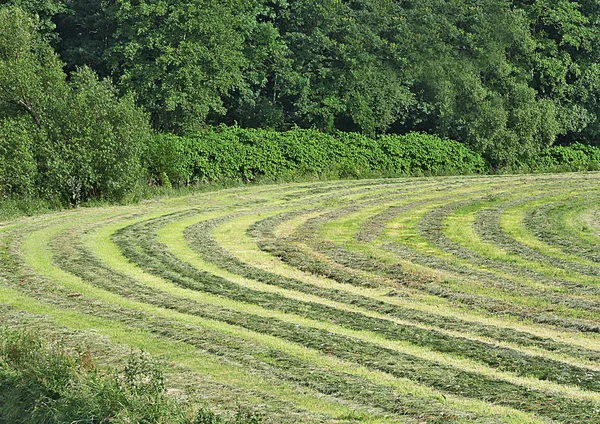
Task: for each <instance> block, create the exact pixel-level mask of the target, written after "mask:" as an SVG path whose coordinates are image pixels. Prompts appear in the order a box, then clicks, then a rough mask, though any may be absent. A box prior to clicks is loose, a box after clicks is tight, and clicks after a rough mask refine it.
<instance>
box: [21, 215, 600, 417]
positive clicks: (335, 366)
mask: <svg viewBox="0 0 600 424" xmlns="http://www.w3.org/2000/svg"><path fill="white" fill-rule="evenodd" d="M69 225H72V224H67V225H62V226H58V227H53V228H50V229H45V230H41V231H37V232H33V233H31V234H29V235H28V236H27V237H26V238H25V241H24V243H23V255H24V258H25V260H26V261H27V262H28V263H29V265H30V266H32V268H34V269H36V270H37V271H38V272H40V273H42V274H43V275H45V276H46V277H48V278H50V279H51V280H53V281H55V282H57V283H58V282H60V284H61V285H62V286H63V287H66V288H68V289H70V290H74V291H77V292H80V293H82V294H85V295H87V296H89V297H92V298H94V299H97V300H101V301H104V302H107V303H110V304H112V305H118V306H121V307H124V308H127V309H132V310H138V311H142V312H147V313H151V314H154V315H156V316H160V317H163V318H168V319H174V320H177V321H179V322H183V323H186V324H191V325H196V326H199V327H201V328H205V329H207V330H211V331H215V332H220V333H223V334H227V335H230V336H233V337H239V338H242V339H245V340H250V341H252V342H255V343H259V344H261V345H263V346H267V347H269V348H272V349H276V350H279V351H282V352H284V353H286V354H289V355H291V356H293V357H296V358H298V359H300V360H302V361H307V362H312V363H315V364H319V365H320V366H326V367H328V368H331V369H332V370H335V371H337V372H345V373H349V374H352V375H354V376H357V377H361V378H364V379H366V380H369V381H371V382H373V383H375V384H382V385H386V386H389V387H390V388H391V389H393V390H395V391H397V392H398V393H405V394H409V395H412V396H416V397H423V398H428V399H433V400H436V401H440V402H443V403H448V404H449V405H450V406H452V407H455V408H458V409H462V410H465V411H471V412H475V413H477V414H480V415H484V416H485V415H488V414H491V415H497V414H501V415H503V416H505V417H506V418H507V420H508V421H509V422H539V420H538V419H537V418H534V417H533V416H532V415H531V414H526V413H523V412H521V411H517V410H514V409H512V408H505V407H499V406H496V405H492V404H489V403H487V402H482V401H477V400H471V399H463V398H460V397H456V396H448V395H447V396H443V395H442V394H441V393H440V392H438V391H436V390H434V389H431V388H429V387H426V386H422V385H419V384H417V383H414V382H413V381H411V380H409V379H405V378H396V377H393V376H391V375H389V374H387V373H383V372H378V371H372V370H369V369H368V368H366V367H363V366H359V365H357V364H354V363H350V362H347V361H344V360H340V359H337V358H334V357H331V356H328V355H323V354H321V353H320V352H318V351H315V350H313V349H309V348H305V347H303V346H300V345H297V344H295V343H290V342H286V341H283V340H281V339H278V338H276V337H273V336H268V335H263V334H260V333H256V332H253V331H250V330H246V329H243V328H240V327H236V326H232V325H229V324H226V323H223V322H219V321H214V320H209V319H204V318H200V317H196V316H190V315H186V314H182V313H178V312H175V311H172V310H166V309H163V308H159V307H155V306H152V305H148V304H144V303H141V302H136V301H132V300H129V299H126V298H124V297H122V296H119V295H116V294H113V293H110V292H108V291H106V290H102V289H98V288H95V287H92V286H89V285H87V284H85V283H83V282H82V281H81V280H80V279H79V278H78V277H76V276H74V275H72V274H70V273H67V272H65V271H63V270H61V269H60V268H58V267H56V266H54V265H52V257H51V256H52V255H51V251H50V249H49V247H48V244H49V242H50V240H52V239H53V238H54V237H55V236H56V235H57V234H58V233H60V231H63V230H64V229H66V228H68V227H69ZM558 389H559V390H561V391H563V390H565V388H564V387H562V386H560V387H559V388H558ZM581 395H582V396H584V397H585V396H586V394H585V393H584V392H582V393H581ZM598 398H599V401H600V394H599V396H598ZM282 399H283V400H286V401H289V400H293V399H287V398H282ZM298 405H299V406H300V407H301V408H303V409H309V410H311V409H310V408H309V407H312V406H313V405H306V404H305V403H301V402H299V403H298ZM318 412H322V411H318ZM346 412H347V411H346ZM513 419H518V420H521V421H511V420H513Z"/></svg>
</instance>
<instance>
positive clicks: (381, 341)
mask: <svg viewBox="0 0 600 424" xmlns="http://www.w3.org/2000/svg"><path fill="white" fill-rule="evenodd" d="M261 216H263V217H264V215H261ZM255 218H256V217H254V219H255ZM199 220H202V217H190V218H188V219H185V220H180V221H178V222H175V223H172V224H169V225H167V226H165V227H163V228H162V229H160V230H159V232H158V234H159V240H160V241H161V242H163V243H165V244H166V245H167V246H169V251H170V252H171V253H172V254H174V255H176V256H177V257H179V258H180V259H182V260H185V261H186V262H188V263H190V264H192V265H194V266H196V267H198V269H203V270H205V271H206V270H207V267H209V268H210V272H211V273H213V274H215V275H219V276H221V277H223V278H226V279H228V280H230V281H235V282H236V283H238V284H242V285H244V286H247V287H248V286H250V287H252V288H255V289H259V290H260V289H261V288H262V289H263V290H265V291H266V289H267V288H268V289H272V286H268V285H266V284H262V283H259V282H256V281H253V280H248V279H245V278H242V277H239V276H235V275H234V274H231V273H229V272H227V271H224V270H221V269H219V268H217V267H216V266H214V265H212V264H208V263H206V262H205V261H203V260H202V259H200V258H199V257H198V255H197V254H196V253H195V252H194V251H193V250H191V248H190V247H189V246H188V245H187V243H186V242H185V239H184V237H183V231H184V229H185V228H186V227H188V226H189V225H193V224H194V223H197V222H198V221H199ZM247 224H248V223H247V222H245V225H247ZM242 234H245V233H244V232H240V231H235V230H233V231H232V236H233V237H234V238H235V240H236V241H235V244H236V245H238V246H240V245H242V246H243V245H245V244H246V243H250V244H251V243H252V242H248V240H247V237H246V236H242ZM243 250H244V251H245V252H248V255H249V256H250V257H252V260H253V261H257V262H259V263H262V262H263V260H261V259H260V258H259V253H260V252H256V251H253V250H252V249H243ZM239 258H240V259H242V260H244V261H245V260H246V259H248V257H246V256H244V257H239ZM292 270H294V271H297V270H295V269H294V268H292ZM311 277H312V276H311ZM265 286H266V287H265ZM269 291H272V290H269ZM277 292H278V293H279V294H281V295H284V296H286V297H288V298H292V299H295V300H299V301H313V302H315V303H319V304H325V305H328V306H333V307H336V308H338V309H340V310H346V311H352V312H358V313H361V314H363V315H365V316H372V317H376V318H381V319H386V320H389V321H392V322H395V323H398V324H405V325H412V326H416V327H419V328H426V329H435V330H436V331H440V330H439V329H436V328H433V327H430V326H425V325H418V324H415V323H412V322H407V321H403V320H400V319H397V318H394V317H389V316H386V315H382V314H379V313H375V312H371V311H367V310H364V309H361V308H356V307H350V306H348V305H346V304H341V303H338V302H334V301H328V300H327V299H323V298H319V297H315V296H311V295H306V294H303V293H299V292H295V291H292V290H283V289H280V290H279V291H277ZM229 307H231V308H239V303H238V302H233V303H231V304H230V306H229ZM244 311H245V312H249V313H253V314H256V315H259V316H266V317H273V318H276V319H280V320H282V321H286V322H291V323H296V324H300V325H305V326H309V327H313V328H320V329H325V330H327V331H331V332H334V333H337V334H342V335H345V336H348V337H353V338H357V339H361V340H364V341H366V342H370V343H374V344H378V345H380V346H382V347H385V348H388V349H392V350H395V351H398V352H402V353H406V354H409V355H414V356H417V357H420V358H423V359H426V360H430V361H434V362H438V363H442V364H446V365H448V366H451V367H455V368H458V369H461V370H464V371H469V372H475V373H479V374H482V375H486V376H488V377H490V378H496V379H500V380H504V381H509V382H511V383H513V384H519V385H522V386H525V387H530V388H532V389H536V390H542V391H550V392H554V393H561V394H563V395H566V396H575V397H580V396H583V397H586V396H588V395H591V396H592V398H593V399H594V400H596V401H600V394H594V393H592V392H588V391H585V390H581V389H579V388H576V387H567V386H565V385H560V384H556V383H549V382H547V381H540V380H537V379H535V378H527V377H520V376H517V375H515V374H513V373H508V372H501V371H497V370H495V369H493V368H490V367H487V366H484V365H481V364H479V363H477V362H475V361H472V360H468V359H462V358H457V357H453V356H451V355H446V354H441V353H439V352H436V351H434V350H432V349H428V348H425V347H419V346H415V345H413V344H411V343H409V342H400V341H392V340H388V339H386V338H385V337H383V336H381V335H379V334H376V333H373V332H370V331H353V330H349V329H346V328H344V327H342V326H338V325H335V324H329V323H324V322H318V321H314V320H311V319H306V318H302V317H300V316H296V315H293V314H283V313H278V312H276V311H267V310H264V309H263V308H258V307H251V306H244ZM441 332H444V333H446V334H449V335H452V336H459V337H468V336H466V335H465V334H463V333H458V332H450V331H443V330H441ZM493 342H494V343H496V344H497V342H496V341H493ZM557 359H558V360H563V358H562V357H558V356H557ZM578 365H580V366H583V365H584V364H582V363H579V364H578Z"/></svg>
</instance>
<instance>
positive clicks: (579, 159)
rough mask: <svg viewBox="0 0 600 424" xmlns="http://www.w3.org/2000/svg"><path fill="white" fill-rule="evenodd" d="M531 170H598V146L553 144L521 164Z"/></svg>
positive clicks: (525, 168)
mask: <svg viewBox="0 0 600 424" xmlns="http://www.w3.org/2000/svg"><path fill="white" fill-rule="evenodd" d="M521 167H522V169H524V170H526V171H532V172H565V171H567V172H568V171H598V170H600V147H597V146H589V145H584V144H581V143H574V144H572V145H570V146H553V147H550V148H548V149H545V150H543V151H542V152H541V153H540V154H539V155H538V156H537V157H535V158H533V159H531V160H529V161H527V162H525V163H522V164H521Z"/></svg>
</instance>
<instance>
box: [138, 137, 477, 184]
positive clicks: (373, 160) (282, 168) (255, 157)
mask: <svg viewBox="0 0 600 424" xmlns="http://www.w3.org/2000/svg"><path fill="white" fill-rule="evenodd" d="M147 160H148V163H147V166H148V170H149V173H150V176H151V178H152V179H153V180H154V181H157V182H159V183H163V184H164V183H166V182H167V181H168V182H169V183H173V184H177V185H183V184H190V183H194V182H196V183H199V182H216V181H223V180H228V179H234V180H242V181H244V182H251V181H257V180H272V181H287V180H291V179H294V178H301V177H315V178H345V177H361V176H375V175H377V176H398V175H415V174H418V175H420V174H426V175H440V174H476V173H484V172H485V171H486V169H487V166H486V164H485V161H484V159H483V158H482V157H481V156H480V155H479V154H477V153H475V152H472V151H471V150H469V149H468V148H466V147H465V146H463V145H462V144H460V143H458V142H455V141H451V140H447V139H441V138H439V137H437V136H433V135H428V134H420V133H409V134H407V135H402V136H398V135H387V136H381V137H379V138H378V139H372V138H369V137H366V136H363V135H360V134H356V133H339V134H337V135H329V134H325V133H322V132H319V131H316V130H306V129H293V130H290V131H285V132H277V131H272V130H262V129H243V128H239V127H224V126H221V127H216V128H211V129H207V130H204V131H202V132H200V133H198V134H196V135H195V136H192V137H178V136H174V135H170V134H159V135H156V136H155V137H154V138H153V140H152V142H151V144H150V148H149V152H148V156H147Z"/></svg>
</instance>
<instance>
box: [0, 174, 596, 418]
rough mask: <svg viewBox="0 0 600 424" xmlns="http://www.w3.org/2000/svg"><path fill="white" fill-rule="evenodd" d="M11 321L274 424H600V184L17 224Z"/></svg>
mask: <svg viewBox="0 0 600 424" xmlns="http://www.w3.org/2000/svg"><path fill="white" fill-rule="evenodd" d="M0 255H1V258H2V260H1V268H0V316H1V317H2V324H4V325H5V326H9V327H32V328H35V329H37V330H38V331H39V332H41V333H42V334H46V335H48V336H49V337H52V338H61V339H63V340H64V341H65V343H67V344H69V343H72V344H81V343H85V344H87V345H89V346H90V348H91V350H92V352H93V353H94V355H95V357H96V358H98V359H99V360H100V361H103V362H105V363H107V364H111V363H117V362H119V361H120V360H122V358H123V357H124V356H125V355H126V354H127V353H128V352H130V351H131V349H136V350H137V349H141V350H144V351H146V352H148V353H149V354H151V355H153V356H155V357H158V358H162V359H163V360H164V361H165V364H166V366H167V371H168V374H167V377H168V380H167V382H168V386H169V387H170V388H171V391H172V392H173V393H175V394H177V393H179V394H185V395H186V396H192V397H193V398H194V399H200V401H201V402H202V403H203V405H204V406H209V407H210V408H212V409H215V408H216V409H217V410H219V409H220V410H223V411H231V410H236V409H238V408H244V409H249V410H252V411H257V412H258V413H260V414H262V415H263V416H264V417H265V421H266V422H276V423H280V422H290V423H291V422H303V423H304V422H305V423H312V422H314V423H317V422H319V423H321V422H327V423H342V422H348V423H350V422H365V423H396V422H398V423H421V422H444V423H452V422H479V423H496V422H508V423H545V422H564V423H600V174H597V173H587V174H562V175H535V176H531V175H529V176H525V175H523V176H487V177H445V178H422V179H419V178H416V179H387V180H361V181H336V182H326V183H323V182H320V183H304V184H289V185H277V186H268V185H265V186H255V187H244V188H236V189H229V190H222V191H218V192H212V193H202V194H196V195H191V196H187V197H183V198H177V199H167V200H156V201H149V202H145V203H143V204H140V205H136V206H123V207H104V208H90V209H79V210H70V211H66V212H61V213H54V214H46V215H41V216H38V217H34V218H24V219H20V220H15V221H10V222H4V223H0Z"/></svg>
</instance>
